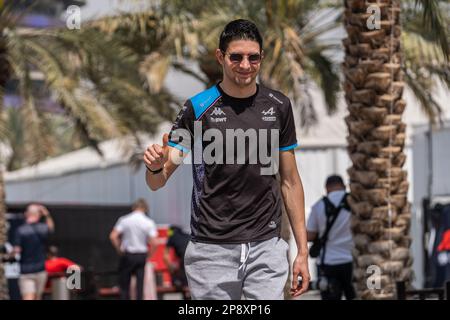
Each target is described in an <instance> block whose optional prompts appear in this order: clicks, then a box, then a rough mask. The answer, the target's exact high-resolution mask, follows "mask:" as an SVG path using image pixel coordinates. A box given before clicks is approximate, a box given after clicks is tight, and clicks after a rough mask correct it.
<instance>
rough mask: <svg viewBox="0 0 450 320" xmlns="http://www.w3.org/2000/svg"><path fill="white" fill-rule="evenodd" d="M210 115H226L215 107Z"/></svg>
mask: <svg viewBox="0 0 450 320" xmlns="http://www.w3.org/2000/svg"><path fill="white" fill-rule="evenodd" d="M211 115H212V116H226V113H225V112H224V111H223V110H222V109H220V108H217V107H215V108H214V110H213V112H211Z"/></svg>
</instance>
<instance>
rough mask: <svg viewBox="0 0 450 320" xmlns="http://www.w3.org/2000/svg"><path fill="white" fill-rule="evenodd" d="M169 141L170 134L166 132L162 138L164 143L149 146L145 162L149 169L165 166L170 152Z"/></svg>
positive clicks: (145, 154)
mask: <svg viewBox="0 0 450 320" xmlns="http://www.w3.org/2000/svg"><path fill="white" fill-rule="evenodd" d="M168 142H169V135H168V134H167V133H165V134H164V135H163V138H162V145H159V144H156V143H154V144H151V145H150V146H148V147H147V150H145V153H144V163H145V165H146V166H147V168H148V169H150V170H152V171H156V170H159V169H161V168H163V167H164V164H165V163H166V162H167V159H168V153H169V147H168V146H167V144H168Z"/></svg>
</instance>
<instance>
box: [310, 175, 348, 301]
mask: <svg viewBox="0 0 450 320" xmlns="http://www.w3.org/2000/svg"><path fill="white" fill-rule="evenodd" d="M325 188H326V192H327V195H326V197H324V198H322V199H321V200H319V201H318V202H316V203H315V204H314V205H313V206H312V209H311V214H310V216H309V219H308V224H307V230H308V241H314V240H315V239H316V238H317V237H322V236H323V235H324V233H325V230H326V228H327V219H328V217H329V215H330V209H329V210H327V209H326V208H327V204H326V203H325V201H329V202H331V206H330V205H329V204H328V207H334V208H337V209H338V210H335V214H337V216H336V218H335V221H334V222H333V224H332V225H331V228H329V233H328V236H327V239H326V242H325V245H324V246H323V247H322V249H321V250H320V255H319V256H318V257H317V260H316V263H317V266H318V285H319V287H320V294H321V297H322V299H323V300H340V299H341V298H342V294H344V295H345V298H346V299H347V300H352V299H354V298H355V295H356V294H355V290H354V288H353V284H352V276H353V257H352V249H353V236H352V231H351V228H350V222H351V212H350V208H349V207H348V205H347V204H346V192H345V184H344V181H343V180H342V178H341V177H340V176H338V175H332V176H329V177H328V178H327V180H326V183H325ZM339 208H340V209H339ZM331 210H333V208H331ZM322 261H323V263H322Z"/></svg>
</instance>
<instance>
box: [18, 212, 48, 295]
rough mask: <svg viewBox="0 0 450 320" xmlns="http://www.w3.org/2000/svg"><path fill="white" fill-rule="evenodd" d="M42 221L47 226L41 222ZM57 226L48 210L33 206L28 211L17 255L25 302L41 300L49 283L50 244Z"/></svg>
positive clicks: (20, 231) (21, 231)
mask: <svg viewBox="0 0 450 320" xmlns="http://www.w3.org/2000/svg"><path fill="white" fill-rule="evenodd" d="M41 218H44V219H45V223H42V222H40V220H41ZM54 230H55V224H54V222H53V219H52V218H51V216H50V213H49V212H48V210H47V208H45V207H44V206H42V205H39V204H31V205H29V206H28V207H27V209H26V211H25V224H23V225H22V226H20V227H19V228H18V229H17V231H16V235H15V240H14V252H15V253H16V254H20V278H19V286H20V291H21V294H22V298H23V299H24V300H40V299H41V297H42V293H43V291H44V288H45V283H46V281H47V273H46V271H45V259H46V252H47V248H46V242H47V238H48V236H49V234H50V233H52V232H53V231H54Z"/></svg>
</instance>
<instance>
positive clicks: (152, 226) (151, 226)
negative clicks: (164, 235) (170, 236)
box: [148, 220, 158, 238]
mask: <svg viewBox="0 0 450 320" xmlns="http://www.w3.org/2000/svg"><path fill="white" fill-rule="evenodd" d="M148 226H149V230H148V236H149V237H150V238H156V237H157V236H158V229H157V228H156V224H155V223H154V222H153V220H150V223H149V224H148Z"/></svg>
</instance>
